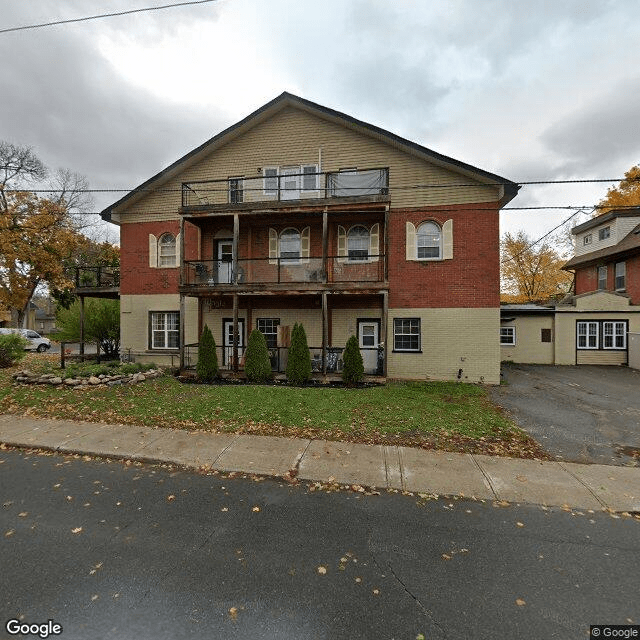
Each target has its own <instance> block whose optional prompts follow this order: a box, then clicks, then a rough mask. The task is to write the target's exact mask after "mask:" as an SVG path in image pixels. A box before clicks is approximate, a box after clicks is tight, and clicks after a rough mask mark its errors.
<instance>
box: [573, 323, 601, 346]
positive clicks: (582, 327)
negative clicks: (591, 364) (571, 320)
mask: <svg viewBox="0 0 640 640" xmlns="http://www.w3.org/2000/svg"><path fill="white" fill-rule="evenodd" d="M598 324H599V323H598V322H578V328H577V336H578V349H597V348H598V346H599V342H598V337H599V336H598V333H599V332H598Z"/></svg>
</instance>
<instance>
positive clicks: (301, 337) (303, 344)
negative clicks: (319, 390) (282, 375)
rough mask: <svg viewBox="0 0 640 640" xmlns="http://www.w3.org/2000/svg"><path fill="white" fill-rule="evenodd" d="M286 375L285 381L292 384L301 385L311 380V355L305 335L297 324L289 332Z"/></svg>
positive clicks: (301, 327)
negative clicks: (289, 342) (289, 344)
mask: <svg viewBox="0 0 640 640" xmlns="http://www.w3.org/2000/svg"><path fill="white" fill-rule="evenodd" d="M286 373H287V380H288V381H289V382H293V383H294V384H302V383H303V382H306V381H307V380H309V378H311V354H310V353H309V346H308V344H307V334H306V332H305V330H304V327H303V326H302V324H298V323H297V322H296V323H295V324H294V325H293V330H292V331H291V346H290V347H289V356H288V359H287V371H286Z"/></svg>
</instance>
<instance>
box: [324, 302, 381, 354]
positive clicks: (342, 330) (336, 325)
mask: <svg viewBox="0 0 640 640" xmlns="http://www.w3.org/2000/svg"><path fill="white" fill-rule="evenodd" d="M358 318H378V319H381V318H382V311H381V310H380V309H334V310H333V311H332V312H331V324H332V327H333V330H332V334H331V337H332V344H333V345H335V346H336V347H344V346H345V345H346V344H347V340H348V339H349V338H350V337H351V336H355V335H357V333H358ZM380 340H382V338H380Z"/></svg>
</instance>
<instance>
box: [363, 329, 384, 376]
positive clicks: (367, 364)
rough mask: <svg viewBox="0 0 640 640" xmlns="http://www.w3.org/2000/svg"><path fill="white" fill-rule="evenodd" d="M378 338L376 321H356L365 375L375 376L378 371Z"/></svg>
mask: <svg viewBox="0 0 640 640" xmlns="http://www.w3.org/2000/svg"><path fill="white" fill-rule="evenodd" d="M379 338H380V323H379V321H378V320H358V342H359V344H360V353H361V354H362V363H363V364H364V372H365V373H368V374H375V373H376V372H377V371H378V344H379Z"/></svg>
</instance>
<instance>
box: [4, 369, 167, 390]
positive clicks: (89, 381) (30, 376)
mask: <svg viewBox="0 0 640 640" xmlns="http://www.w3.org/2000/svg"><path fill="white" fill-rule="evenodd" d="M162 375H164V371H163V370H162V369H149V370H148V371H145V372H142V371H139V372H137V373H126V374H121V373H119V374H115V375H112V376H110V375H106V374H104V373H101V374H100V375H98V376H93V375H91V376H83V377H77V378H62V377H61V376H56V375H55V374H53V373H44V374H39V373H34V372H33V371H29V370H28V369H23V370H21V371H16V373H14V374H13V376H12V377H13V380H14V383H15V384H18V385H23V386H24V385H30V384H41V385H49V386H52V387H63V386H66V387H98V386H109V387H114V386H116V385H121V384H138V383H139V382H144V381H145V380H152V379H153V378H159V377H160V376H162Z"/></svg>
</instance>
